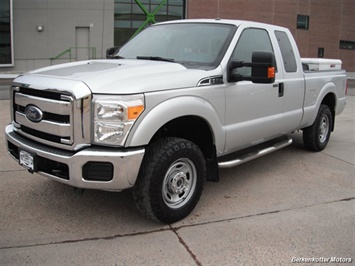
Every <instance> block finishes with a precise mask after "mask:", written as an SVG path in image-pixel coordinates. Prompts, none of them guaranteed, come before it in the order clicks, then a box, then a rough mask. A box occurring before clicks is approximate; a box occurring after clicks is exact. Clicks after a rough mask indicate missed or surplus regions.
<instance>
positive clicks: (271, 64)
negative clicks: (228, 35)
mask: <svg viewBox="0 0 355 266" xmlns="http://www.w3.org/2000/svg"><path fill="white" fill-rule="evenodd" d="M241 67H250V68H251V76H243V75H240V74H238V73H235V72H236V71H235V70H236V69H237V68H241ZM275 69H276V60H275V55H274V53H272V52H263V51H262V52H259V51H258V52H253V54H252V62H251V63H248V62H244V61H235V60H232V61H231V62H230V63H229V64H228V81H229V82H237V81H242V80H249V81H251V82H253V83H263V84H267V83H274V82H275ZM233 70H234V71H233Z"/></svg>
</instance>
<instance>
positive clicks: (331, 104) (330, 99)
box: [321, 93, 335, 131]
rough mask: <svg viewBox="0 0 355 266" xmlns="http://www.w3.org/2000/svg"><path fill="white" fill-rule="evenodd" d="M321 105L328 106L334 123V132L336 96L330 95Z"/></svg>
mask: <svg viewBox="0 0 355 266" xmlns="http://www.w3.org/2000/svg"><path fill="white" fill-rule="evenodd" d="M321 104H324V105H327V106H328V107H329V109H330V112H331V113H332V117H333V123H332V131H333V130H334V124H335V123H334V122H335V95H334V94H333V93H328V94H327V95H326V96H325V97H324V99H323V101H322V103H321Z"/></svg>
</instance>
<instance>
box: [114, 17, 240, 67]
mask: <svg viewBox="0 0 355 266" xmlns="http://www.w3.org/2000/svg"><path fill="white" fill-rule="evenodd" d="M235 30H236V27H235V26H233V25H225V24H220V25H216V24H211V23H172V24H166V25H156V26H152V27H149V28H147V29H146V30H144V31H142V32H141V33H140V34H138V35H137V36H135V37H134V38H133V39H131V40H130V41H129V42H128V43H127V44H126V45H124V46H123V47H122V48H121V49H120V50H119V53H118V55H119V56H120V57H123V58H130V59H135V58H137V57H138V56H144V57H162V58H166V59H173V60H174V62H178V63H181V64H183V65H184V66H186V67H187V68H200V69H213V68H216V67H217V66H218V64H219V63H220V61H221V59H222V56H223V55H224V53H225V50H226V49H227V48H228V44H229V42H230V40H231V39H232V37H233V34H234V32H235Z"/></svg>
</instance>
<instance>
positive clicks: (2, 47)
mask: <svg viewBox="0 0 355 266" xmlns="http://www.w3.org/2000/svg"><path fill="white" fill-rule="evenodd" d="M11 9H12V1H11V0H0V66H12V65H13V52H12V46H13V44H12V25H11V23H12V20H11V15H12V10H11Z"/></svg>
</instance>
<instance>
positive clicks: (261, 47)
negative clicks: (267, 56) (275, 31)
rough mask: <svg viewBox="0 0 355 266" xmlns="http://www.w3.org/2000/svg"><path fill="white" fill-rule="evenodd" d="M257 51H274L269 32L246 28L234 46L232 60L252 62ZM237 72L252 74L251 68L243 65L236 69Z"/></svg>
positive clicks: (244, 74) (246, 74) (245, 74)
mask: <svg viewBox="0 0 355 266" xmlns="http://www.w3.org/2000/svg"><path fill="white" fill-rule="evenodd" d="M255 51H266V52H273V49H272V45H271V41H270V37H269V34H268V33H267V31H266V30H263V29H256V28H249V29H245V30H244V31H243V32H242V34H241V36H240V38H239V40H238V43H237V45H236V47H235V48H234V51H233V54H232V58H231V59H232V60H236V61H244V62H251V59H252V54H253V52H255ZM235 71H236V72H235V74H239V75H243V76H250V75H251V68H250V67H242V68H238V69H237V70H235Z"/></svg>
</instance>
